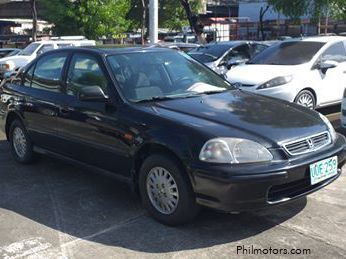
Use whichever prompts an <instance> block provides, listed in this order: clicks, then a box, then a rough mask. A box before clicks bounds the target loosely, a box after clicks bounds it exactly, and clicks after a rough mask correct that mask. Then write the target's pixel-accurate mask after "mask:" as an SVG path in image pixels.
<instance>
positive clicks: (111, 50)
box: [46, 46, 175, 55]
mask: <svg viewBox="0 0 346 259" xmlns="http://www.w3.org/2000/svg"><path fill="white" fill-rule="evenodd" d="M78 50H79V51H87V52H91V53H96V54H100V55H113V54H121V53H143V52H145V53H147V52H167V51H172V52H175V50H172V49H169V48H160V47H156V48H152V47H151V48H150V47H128V48H102V47H95V46H90V47H89V46H86V47H69V48H62V49H56V50H51V51H49V52H46V53H52V52H65V51H78Z"/></svg>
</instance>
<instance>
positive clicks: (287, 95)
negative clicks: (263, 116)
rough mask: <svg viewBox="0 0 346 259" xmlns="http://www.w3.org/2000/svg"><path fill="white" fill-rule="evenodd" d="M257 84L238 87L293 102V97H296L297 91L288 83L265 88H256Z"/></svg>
mask: <svg viewBox="0 0 346 259" xmlns="http://www.w3.org/2000/svg"><path fill="white" fill-rule="evenodd" d="M257 87H258V86H257V85H256V86H251V87H240V89H242V90H243V91H248V92H252V93H256V94H260V95H264V96H269V97H273V98H277V99H281V100H285V101H288V102H294V100H295V98H296V97H297V95H298V93H299V91H296V90H295V87H294V86H293V85H292V86H291V85H290V84H285V85H281V86H277V87H272V88H267V89H261V90H257Z"/></svg>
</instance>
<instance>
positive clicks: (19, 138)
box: [9, 120, 34, 164]
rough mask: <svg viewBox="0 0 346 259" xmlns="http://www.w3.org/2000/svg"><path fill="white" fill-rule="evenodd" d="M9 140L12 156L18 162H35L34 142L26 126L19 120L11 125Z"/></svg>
mask: <svg viewBox="0 0 346 259" xmlns="http://www.w3.org/2000/svg"><path fill="white" fill-rule="evenodd" d="M9 140H10V144H11V151H12V154H13V156H14V158H15V160H16V161H17V162H19V163H23V164H27V163H30V162H32V161H33V159H34V152H33V147H32V142H31V140H30V138H29V136H28V133H27V131H26V129H25V127H24V125H23V124H22V123H21V122H20V121H19V120H14V121H13V122H12V123H11V126H10V131H9Z"/></svg>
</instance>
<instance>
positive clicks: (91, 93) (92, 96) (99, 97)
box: [78, 85, 108, 102]
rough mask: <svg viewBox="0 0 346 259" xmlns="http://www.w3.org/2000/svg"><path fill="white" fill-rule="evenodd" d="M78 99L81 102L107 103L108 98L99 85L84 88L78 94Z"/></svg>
mask: <svg viewBox="0 0 346 259" xmlns="http://www.w3.org/2000/svg"><path fill="white" fill-rule="evenodd" d="M78 99H79V100H81V101H89V102H95V101H99V102H101V101H107V100H108V96H107V95H106V94H105V93H104V92H103V90H102V88H101V87H99V86H98V85H92V86H85V87H82V88H81V89H80V91H79V94H78Z"/></svg>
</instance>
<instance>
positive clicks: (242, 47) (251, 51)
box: [188, 41, 268, 74]
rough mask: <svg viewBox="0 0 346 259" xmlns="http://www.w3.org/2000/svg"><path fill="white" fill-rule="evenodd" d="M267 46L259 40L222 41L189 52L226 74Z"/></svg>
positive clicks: (218, 71)
mask: <svg viewBox="0 0 346 259" xmlns="http://www.w3.org/2000/svg"><path fill="white" fill-rule="evenodd" d="M267 47H268V45H267V44H263V43H259V42H251V41H222V42H213V43H209V44H206V45H204V46H200V47H198V48H196V49H194V50H191V51H190V52H189V53H188V54H189V55H190V56H191V57H193V58H194V59H196V60H197V61H199V62H201V63H203V64H205V65H207V66H208V67H210V68H211V69H212V70H214V71H215V72H217V73H218V74H226V73H227V71H228V70H229V69H231V67H232V66H235V65H239V64H243V63H245V62H247V61H248V60H250V59H251V58H252V57H254V56H255V55H257V54H258V53H260V52H262V51H263V50H265V49H266V48H267Z"/></svg>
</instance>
